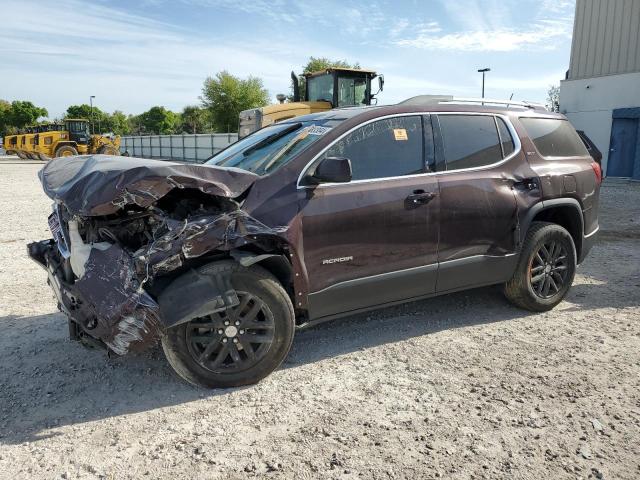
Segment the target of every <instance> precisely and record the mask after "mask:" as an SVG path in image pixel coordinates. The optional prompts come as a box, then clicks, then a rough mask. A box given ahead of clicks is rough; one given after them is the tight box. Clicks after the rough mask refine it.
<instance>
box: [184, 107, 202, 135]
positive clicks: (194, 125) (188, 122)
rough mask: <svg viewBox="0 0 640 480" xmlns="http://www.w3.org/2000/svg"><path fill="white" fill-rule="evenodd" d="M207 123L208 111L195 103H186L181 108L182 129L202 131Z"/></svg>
mask: <svg viewBox="0 0 640 480" xmlns="http://www.w3.org/2000/svg"><path fill="white" fill-rule="evenodd" d="M207 124H208V112H207V111H206V110H205V109H204V108H200V107H199V106H197V105H187V106H186V107H184V109H183V110H182V131H184V132H187V133H204V132H205V130H206V129H207V126H208V125H207Z"/></svg>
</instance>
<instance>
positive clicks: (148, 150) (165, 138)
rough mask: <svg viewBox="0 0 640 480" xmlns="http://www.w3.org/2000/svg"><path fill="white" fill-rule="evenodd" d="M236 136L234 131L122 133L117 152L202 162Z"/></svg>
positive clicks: (236, 137)
mask: <svg viewBox="0 0 640 480" xmlns="http://www.w3.org/2000/svg"><path fill="white" fill-rule="evenodd" d="M237 140H238V134H237V133H202V134H196V135H144V136H131V137H122V139H121V142H122V143H121V144H120V153H125V152H127V153H128V154H129V155H131V156H132V157H141V158H156V159H159V160H179V161H183V162H194V163H202V162H204V161H205V160H206V159H208V158H209V157H210V156H211V155H213V154H214V153H218V152H219V151H220V150H222V149H223V148H226V147H227V146H228V145H231V144H232V143H234V142H236V141H237Z"/></svg>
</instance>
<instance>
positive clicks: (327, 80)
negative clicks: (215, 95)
mask: <svg viewBox="0 0 640 480" xmlns="http://www.w3.org/2000/svg"><path fill="white" fill-rule="evenodd" d="M304 77H305V81H306V88H305V91H304V100H301V98H300V85H299V82H298V77H297V76H296V74H295V73H294V72H291V80H292V81H293V101H291V102H285V98H286V97H285V96H284V95H282V94H280V95H278V96H277V98H278V100H279V101H280V103H276V104H274V105H268V106H266V107H260V108H251V109H249V110H243V111H242V112H240V122H239V126H238V137H239V138H243V137H246V136H247V135H249V134H250V133H253V132H255V131H256V130H259V129H261V128H262V127H266V126H267V125H271V124H273V123H277V122H281V121H283V120H288V119H290V118H294V117H298V116H300V115H307V114H309V113H315V112H323V111H325V110H331V109H332V108H338V107H355V106H363V105H371V104H372V101H377V100H376V98H375V97H376V95H378V94H379V93H380V92H381V91H382V89H383V87H384V76H383V75H378V74H377V73H376V72H374V71H373V70H364V69H359V68H339V67H332V68H327V69H325V70H321V71H319V72H313V73H306V74H304ZM376 77H377V78H378V91H377V92H375V93H373V92H372V91H371V81H372V80H373V79H374V78H376Z"/></svg>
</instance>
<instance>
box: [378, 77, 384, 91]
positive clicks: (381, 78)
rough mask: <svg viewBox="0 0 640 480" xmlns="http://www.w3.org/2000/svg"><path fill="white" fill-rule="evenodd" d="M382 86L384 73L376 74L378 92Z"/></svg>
mask: <svg viewBox="0 0 640 480" xmlns="http://www.w3.org/2000/svg"><path fill="white" fill-rule="evenodd" d="M383 88H384V75H378V92H377V93H380V92H381V91H382V89H383Z"/></svg>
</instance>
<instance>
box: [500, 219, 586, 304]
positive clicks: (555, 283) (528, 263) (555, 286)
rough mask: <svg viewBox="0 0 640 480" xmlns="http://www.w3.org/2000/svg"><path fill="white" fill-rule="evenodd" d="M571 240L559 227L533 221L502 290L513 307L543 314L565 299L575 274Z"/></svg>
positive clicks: (574, 254) (574, 250) (573, 247)
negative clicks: (511, 275) (516, 261)
mask: <svg viewBox="0 0 640 480" xmlns="http://www.w3.org/2000/svg"><path fill="white" fill-rule="evenodd" d="M576 257H577V256H576V247H575V244H574V243H573V238H571V235H570V234H569V232H567V230H565V229H564V228H563V227H561V226H560V225H557V224H555V223H548V222H533V223H532V224H531V228H530V229H529V231H528V232H527V237H526V239H525V241H524V245H523V246H522V252H521V254H520V260H519V262H518V266H517V268H516V271H515V273H514V274H513V277H511V280H509V281H508V282H507V283H506V284H505V287H504V293H505V295H506V297H507V298H508V299H509V300H510V301H511V302H512V303H513V304H515V305H517V306H519V307H522V308H525V309H527V310H532V311H534V312H545V311H547V310H551V309H552V308H553V307H555V306H556V305H557V304H558V303H560V302H561V301H562V299H563V298H564V297H565V296H566V294H567V292H568V291H569V289H570V288H571V284H572V283H573V277H574V276H575V272H576Z"/></svg>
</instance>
